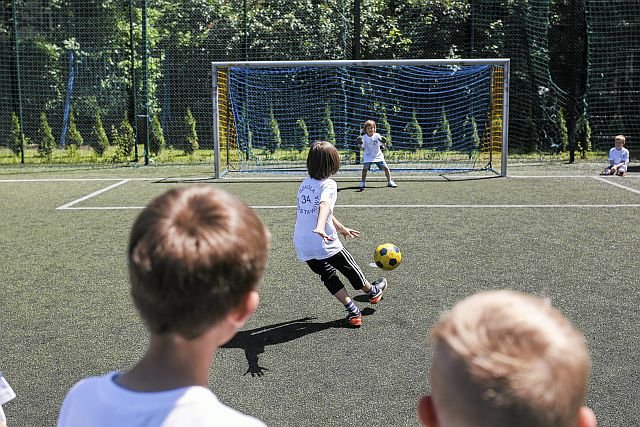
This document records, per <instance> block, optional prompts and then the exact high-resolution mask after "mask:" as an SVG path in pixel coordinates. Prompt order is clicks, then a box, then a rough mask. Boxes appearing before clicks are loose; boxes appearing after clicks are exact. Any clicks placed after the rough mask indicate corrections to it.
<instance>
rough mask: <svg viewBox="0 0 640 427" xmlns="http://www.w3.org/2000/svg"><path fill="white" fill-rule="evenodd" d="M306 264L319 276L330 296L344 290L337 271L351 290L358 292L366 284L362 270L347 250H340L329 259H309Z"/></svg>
mask: <svg viewBox="0 0 640 427" xmlns="http://www.w3.org/2000/svg"><path fill="white" fill-rule="evenodd" d="M307 264H308V265H309V267H310V268H311V270H313V272H314V273H316V274H318V275H320V280H322V283H323V284H324V286H326V288H327V289H328V290H329V292H331V295H335V294H336V293H337V292H338V291H340V289H343V288H344V285H343V284H342V281H340V278H339V277H338V271H339V272H340V273H342V275H343V276H344V277H346V278H347V280H348V281H349V283H351V286H353V289H356V290H360V289H362V287H363V286H364V284H365V283H366V282H367V278H366V277H365V276H364V273H363V272H362V269H361V268H360V266H359V265H358V263H357V262H356V260H355V259H353V256H352V255H351V253H350V252H349V251H348V250H347V248H342V250H341V251H340V252H338V253H337V254H335V255H333V256H330V257H329V258H325V259H310V260H308V261H307Z"/></svg>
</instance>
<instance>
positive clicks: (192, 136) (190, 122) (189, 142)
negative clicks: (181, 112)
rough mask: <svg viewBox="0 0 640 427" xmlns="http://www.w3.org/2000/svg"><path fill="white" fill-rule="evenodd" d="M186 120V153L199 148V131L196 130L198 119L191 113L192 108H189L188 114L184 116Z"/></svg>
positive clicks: (191, 152)
mask: <svg viewBox="0 0 640 427" xmlns="http://www.w3.org/2000/svg"><path fill="white" fill-rule="evenodd" d="M184 121H185V124H186V126H187V135H186V145H185V147H184V152H185V153H186V154H193V153H194V152H195V151H196V150H197V149H198V148H200V146H199V144H198V133H197V132H196V119H195V117H193V114H192V113H191V108H187V114H186V115H185V116H184Z"/></svg>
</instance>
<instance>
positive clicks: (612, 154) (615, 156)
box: [609, 147, 629, 166]
mask: <svg viewBox="0 0 640 427" xmlns="http://www.w3.org/2000/svg"><path fill="white" fill-rule="evenodd" d="M609 161H611V162H613V164H614V165H618V164H620V163H624V164H625V166H627V165H629V150H627V149H626V148H624V147H622V149H621V150H618V149H616V147H613V148H612V149H611V150H609Z"/></svg>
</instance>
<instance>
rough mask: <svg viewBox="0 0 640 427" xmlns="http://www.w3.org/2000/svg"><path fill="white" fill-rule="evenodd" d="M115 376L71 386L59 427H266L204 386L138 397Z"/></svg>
mask: <svg viewBox="0 0 640 427" xmlns="http://www.w3.org/2000/svg"><path fill="white" fill-rule="evenodd" d="M117 375H118V372H111V373H108V374H106V375H103V376H101V377H89V378H85V379H84V380H82V381H80V382H79V383H77V384H76V385H75V386H73V387H72V388H71V390H70V391H69V393H68V394H67V396H66V397H65V399H64V402H63V403H62V408H61V409H60V417H59V418H58V427H70V426H74V427H79V426H82V427H114V426H118V427H134V426H135V427H142V426H144V427H178V426H180V427H183V426H202V427H213V426H218V427H220V426H229V427H231V426H242V427H265V424H264V423H262V422H261V421H259V420H257V419H255V418H252V417H250V416H248V415H245V414H243V413H241V412H238V411H236V410H234V409H231V408H229V407H228V406H225V405H224V404H222V403H221V402H220V401H219V400H218V399H217V398H216V396H215V395H214V394H213V393H212V392H211V390H209V389H207V388H205V387H199V386H193V387H183V388H178V389H175V390H168V391H161V392H153V393H142V392H136V391H131V390H128V389H125V388H123V387H121V386H120V385H118V384H117V383H116V382H115V381H114V378H115V377H116V376H117Z"/></svg>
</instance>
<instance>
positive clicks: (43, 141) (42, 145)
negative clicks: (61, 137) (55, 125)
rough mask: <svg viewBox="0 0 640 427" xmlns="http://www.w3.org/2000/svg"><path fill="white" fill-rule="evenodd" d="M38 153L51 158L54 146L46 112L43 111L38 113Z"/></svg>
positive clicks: (54, 142) (54, 141)
mask: <svg viewBox="0 0 640 427" xmlns="http://www.w3.org/2000/svg"><path fill="white" fill-rule="evenodd" d="M38 136H39V139H38V153H40V154H41V155H42V156H45V157H47V158H48V159H49V160H51V155H52V154H53V149H54V148H55V146H56V140H55V138H54V137H53V130H52V129H51V126H49V121H48V120H47V113H45V112H44V111H43V112H42V113H40V131H39V132H38Z"/></svg>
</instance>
